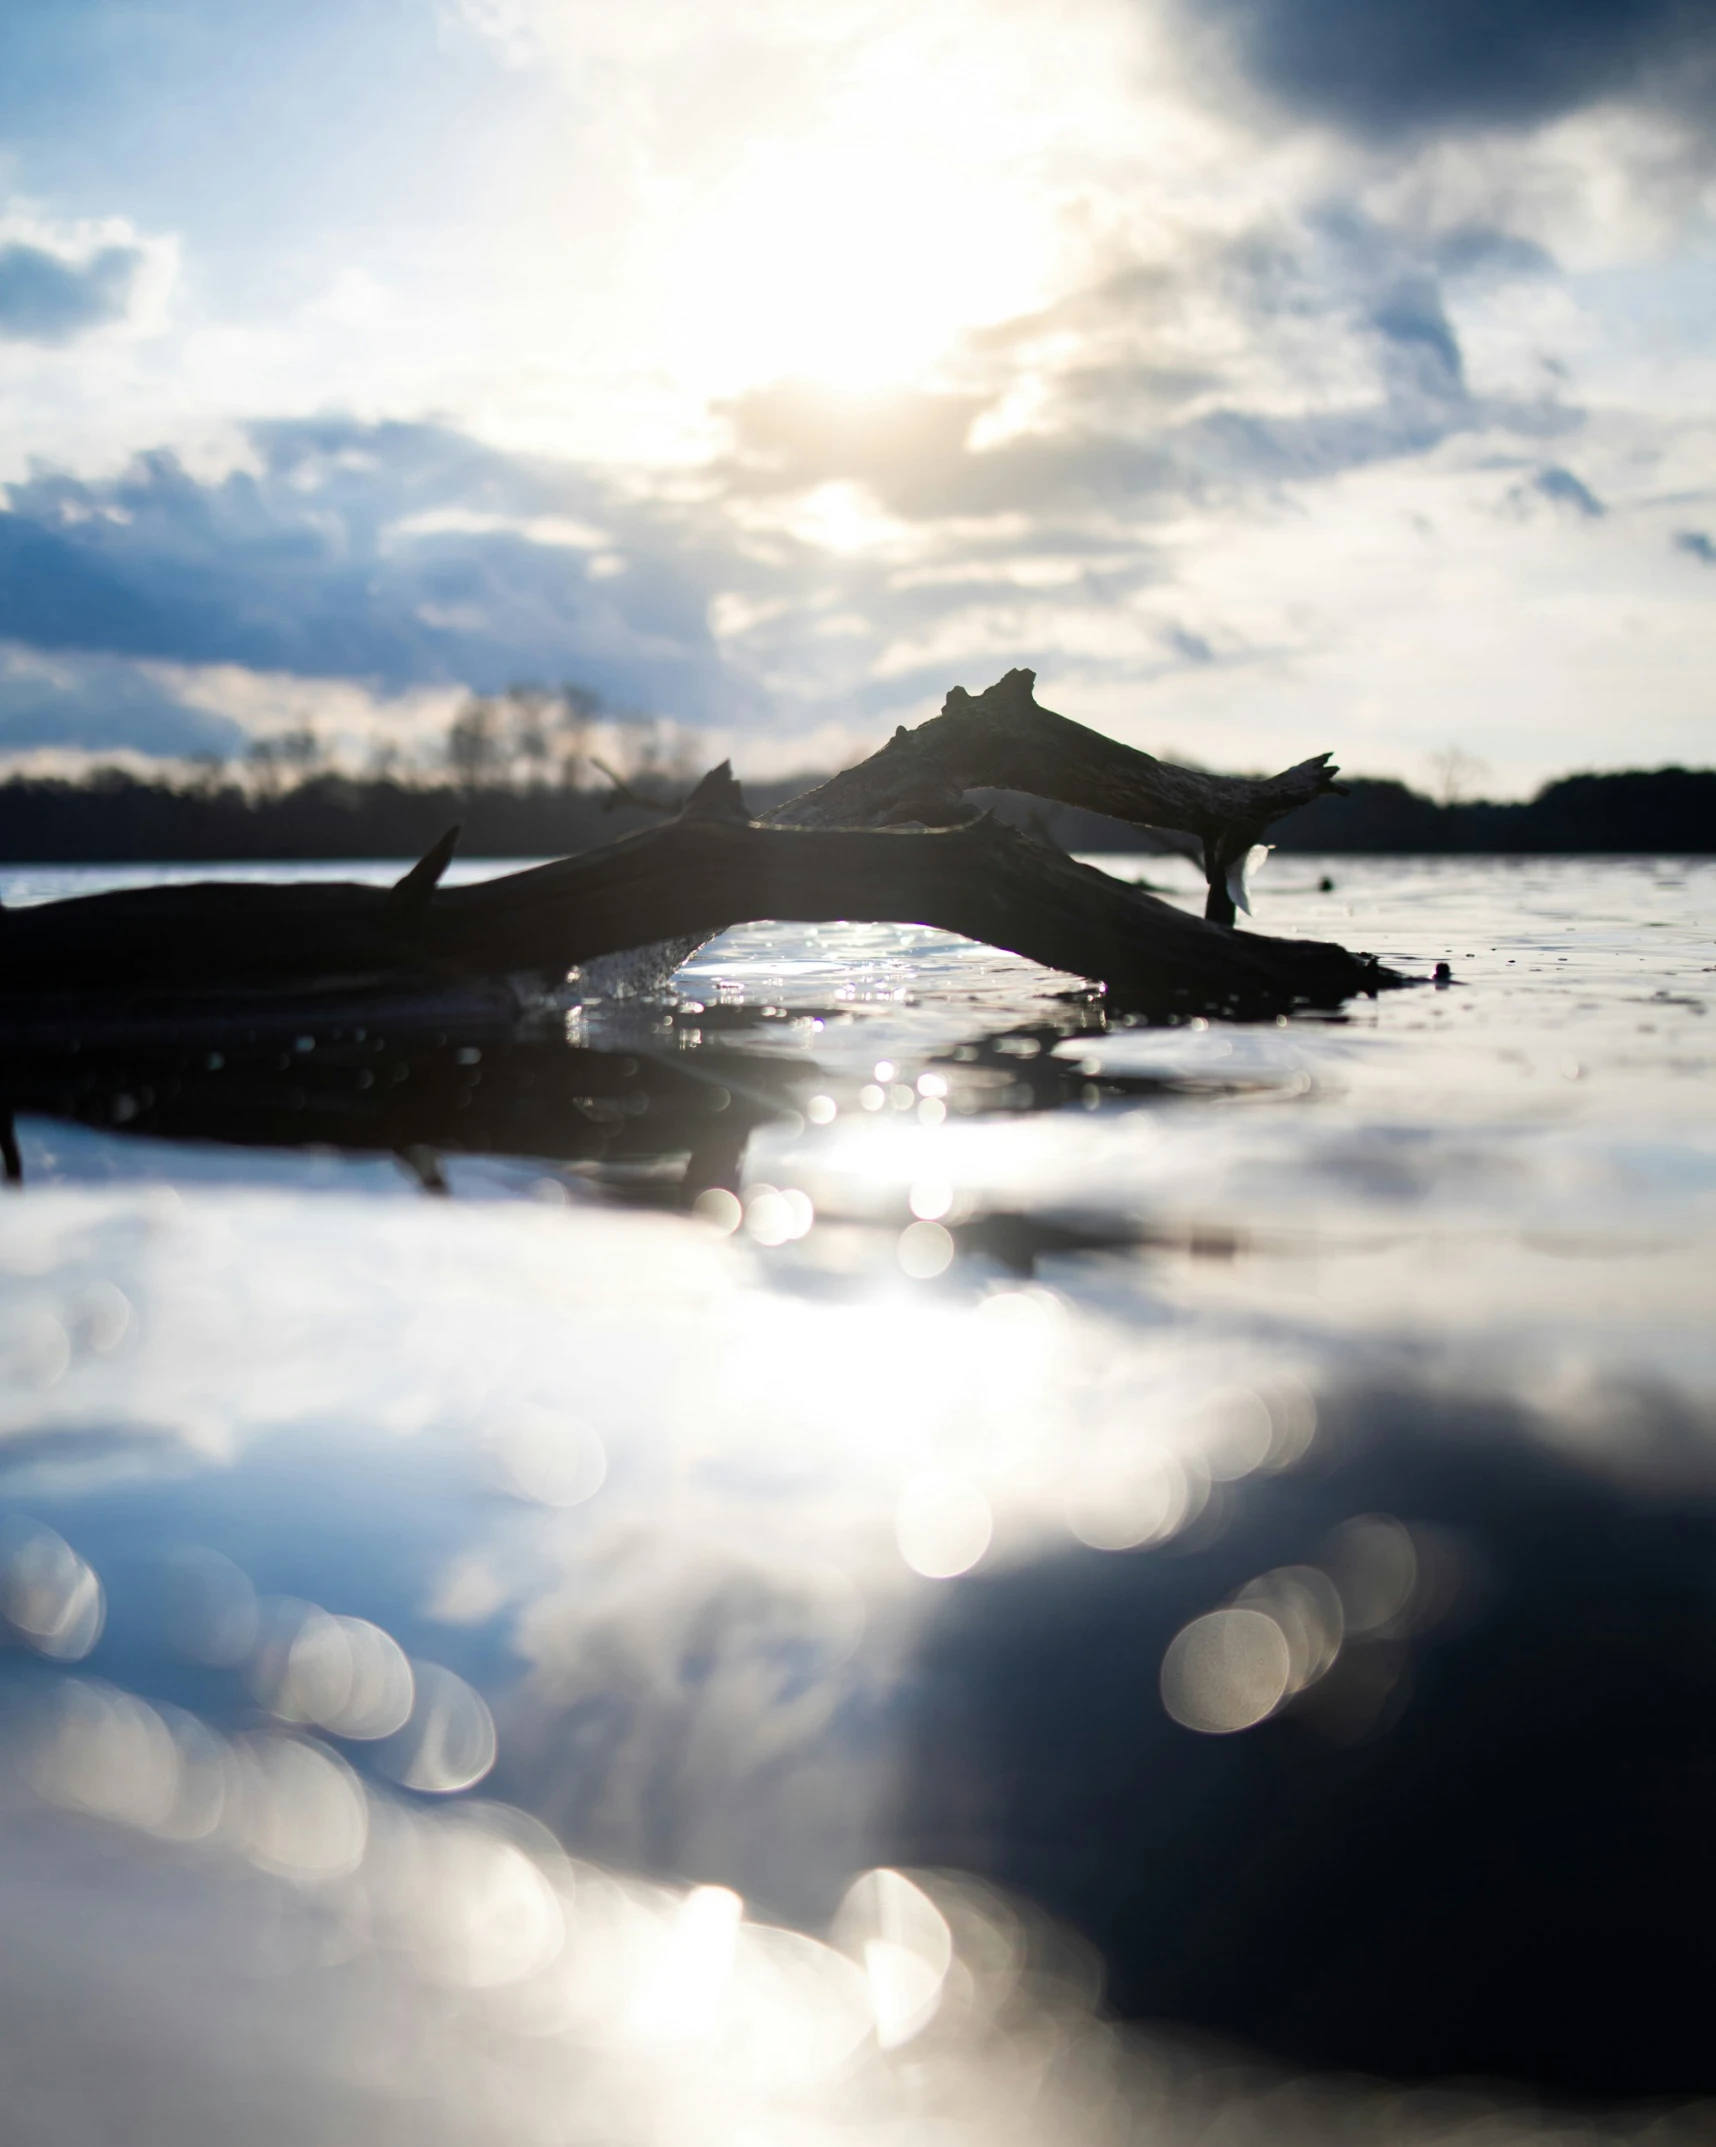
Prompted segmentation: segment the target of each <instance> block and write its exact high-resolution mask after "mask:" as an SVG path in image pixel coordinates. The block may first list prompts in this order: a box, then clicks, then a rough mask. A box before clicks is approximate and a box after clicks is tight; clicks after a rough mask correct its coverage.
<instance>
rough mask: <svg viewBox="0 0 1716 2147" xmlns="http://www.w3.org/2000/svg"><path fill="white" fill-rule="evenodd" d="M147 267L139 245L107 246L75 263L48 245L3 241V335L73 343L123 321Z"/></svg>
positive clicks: (0, 326)
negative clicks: (91, 331) (92, 331)
mask: <svg viewBox="0 0 1716 2147" xmlns="http://www.w3.org/2000/svg"><path fill="white" fill-rule="evenodd" d="M142 265H143V255H142V252H141V251H140V249H138V248H137V247H135V246H104V247H102V249H101V250H100V251H99V252H98V253H96V254H93V255H92V256H91V257H90V258H89V259H88V260H86V261H74V260H67V259H66V258H64V257H63V256H62V255H60V254H57V253H53V252H50V251H49V250H48V249H47V248H46V247H44V246H30V245H25V244H23V243H22V242H17V241H14V242H13V243H12V244H11V245H0V337H5V338H8V339H9V340H12V341H15V342H21V343H69V342H71V341H72V339H73V338H74V337H76V336H80V335H82V334H84V333H85V331H86V330H88V329H91V328H100V327H102V326H104V325H105V324H106V323H107V322H109V321H115V320H121V319H123V318H124V316H125V313H126V310H127V308H128V306H129V304H130V299H131V291H132V286H133V284H134V283H135V281H136V278H137V272H138V270H139V269H140V268H141V267H142Z"/></svg>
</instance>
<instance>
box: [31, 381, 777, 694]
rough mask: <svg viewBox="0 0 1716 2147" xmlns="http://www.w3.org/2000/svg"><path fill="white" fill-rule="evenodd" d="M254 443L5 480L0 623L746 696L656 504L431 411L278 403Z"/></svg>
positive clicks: (88, 647)
mask: <svg viewBox="0 0 1716 2147" xmlns="http://www.w3.org/2000/svg"><path fill="white" fill-rule="evenodd" d="M250 442H251V447H252V450H253V455H252V461H251V466H250V467H248V468H238V469H234V470H232V471H230V472H229V473H228V474H227V475H225V476H224V477H220V478H218V479H213V480H209V481H201V480H199V479H197V478H195V477H193V476H192V475H191V474H190V473H189V472H188V471H187V470H186V469H185V468H184V467H183V466H182V465H181V463H180V462H179V461H178V460H176V459H175V458H174V457H173V456H172V455H171V454H167V453H154V454H148V455H144V456H141V457H139V458H138V459H137V460H136V461H135V462H133V463H132V465H131V466H130V467H129V468H128V469H127V470H126V471H124V472H123V473H122V474H121V475H120V476H118V477H116V478H112V479H108V480H105V481H100V482H95V481H87V480H82V479H78V478H74V477H71V476H67V475H63V474H46V475H38V476H35V477H33V478H31V479H30V480H28V481H26V482H24V483H21V484H16V485H14V486H12V487H11V491H10V507H9V511H8V512H6V513H4V514H0V636H3V637H9V638H11V639H12V640H14V641H16V642H19V643H22V644H24V645H26V646H30V647H33V648H36V649H38V650H44V651H48V650H52V651H62V652H82V653H87V654H96V653H100V654H107V655H115V656H128V657H133V658H141V659H148V660H155V661H170V662H176V663H183V664H193V665H197V664H200V665H209V664H230V665H238V666H242V667H244V668H246V669H250V670H254V671H262V672H282V673H288V674H295V675H298V676H302V677H320V678H350V679H359V680H364V681H369V682H372V683H373V684H375V685H377V686H378V687H380V688H383V689H386V690H388V691H394V692H397V691H401V690H404V689H406V688H409V687H412V686H420V685H428V684H435V683H443V682H458V683H461V684H465V685H469V686H473V687H476V688H479V689H484V690H488V689H493V688H498V687H502V686H505V685H507V684H509V683H511V682H513V681H515V680H517V679H520V678H540V679H549V680H560V679H565V678H575V679H577V680H579V681H580V682H582V683H584V684H586V685H589V686H591V687H593V688H595V689H596V690H597V691H598V692H599V693H601V694H602V695H603V696H604V697H605V698H606V699H608V700H609V701H610V702H612V703H614V704H617V705H620V706H633V707H642V708H646V709H670V710H672V711H674V712H675V713H677V714H679V715H681V716H683V717H686V718H688V719H690V720H693V721H714V720H723V719H725V720H733V719H736V718H738V717H739V716H741V715H747V716H752V717H755V716H757V715H760V714H761V713H762V710H761V707H760V706H759V703H758V697H757V696H756V695H755V694H754V693H749V692H748V691H747V689H746V687H745V684H744V682H743V680H742V679H741V678H739V677H738V676H736V675H735V674H734V673H732V671H731V670H730V669H729V667H727V666H726V665H725V664H724V663H723V661H722V658H721V655H720V652H719V649H718V648H717V646H716V644H715V642H714V639H713V637H712V635H711V633H710V630H709V626H708V620H707V601H708V595H709V586H708V580H709V573H710V571H711V568H710V563H709V562H708V561H707V560H705V559H703V558H702V557H701V555H700V549H699V543H700V540H699V535H698V532H697V531H696V529H695V528H694V527H690V526H678V525H679V524H682V523H683V517H679V518H677V521H676V515H675V511H674V510H673V509H672V508H671V507H667V506H660V505H657V506H654V507H652V506H650V505H649V504H647V503H643V504H640V503H639V502H637V501H636V500H635V499H628V498H627V497H625V496H624V495H623V494H622V493H620V492H619V491H618V490H617V489H616V488H615V487H614V486H612V485H611V484H610V483H608V482H606V481H605V480H603V479H601V478H600V477H596V476H591V475H589V474H588V473H583V472H580V471H578V470H576V469H575V468H573V467H571V466H568V465H563V464H556V463H554V462H553V461H551V460H549V459H547V458H538V457H530V456H509V455H507V454H505V453H502V452H501V451H499V450H496V449H492V448H488V447H485V446H483V445H481V444H479V443H478V442H476V441H474V440H472V439H470V438H469V437H467V436H465V435H463V434H460V433H457V432H455V431H453V430H451V429H450V428H445V427H436V426H431V425H404V424H382V425H364V424H361V423H358V422H356V421H347V420H333V419H330V420H321V421H314V422H311V421H293V422H283V423H273V424H258V425H256V426H254V427H252V428H251V432H250ZM568 540H570V541H568ZM592 540H594V542H592Z"/></svg>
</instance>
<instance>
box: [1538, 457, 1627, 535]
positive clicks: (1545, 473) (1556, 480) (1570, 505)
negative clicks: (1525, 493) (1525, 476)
mask: <svg viewBox="0 0 1716 2147" xmlns="http://www.w3.org/2000/svg"><path fill="white" fill-rule="evenodd" d="M1531 482H1532V486H1533V488H1534V490H1536V491H1538V492H1540V493H1541V494H1542V495H1543V497H1544V498H1545V499H1546V500H1549V501H1550V502H1551V503H1552V504H1553V505H1554V506H1557V507H1565V508H1567V509H1568V510H1569V511H1570V512H1571V513H1573V514H1576V515H1578V516H1580V517H1581V518H1582V519H1583V520H1585V521H1588V522H1595V521H1597V520H1599V519H1600V518H1601V517H1602V516H1603V515H1605V514H1607V513H1608V511H1609V510H1608V509H1607V508H1606V507H1605V506H1604V504H1603V502H1602V501H1601V500H1600V499H1599V498H1598V497H1597V495H1596V493H1594V492H1593V491H1592V490H1591V488H1590V486H1589V485H1588V484H1586V483H1585V482H1584V480H1583V479H1582V478H1579V477H1575V476H1574V474H1573V472H1572V471H1571V470H1564V469H1562V468H1561V467H1560V465H1559V464H1556V463H1552V464H1551V465H1550V466H1549V467H1548V468H1547V469H1542V470H1539V471H1538V472H1537V474H1536V476H1535V477H1533V479H1532V480H1531Z"/></svg>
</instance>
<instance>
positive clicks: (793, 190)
mask: <svg viewBox="0 0 1716 2147" xmlns="http://www.w3.org/2000/svg"><path fill="white" fill-rule="evenodd" d="M947 91H948V85H947V84H946V83H945V82H943V81H940V80H937V79H935V78H934V77H933V76H932V77H929V78H926V79H916V78H914V77H913V75H912V74H911V71H910V70H909V68H907V67H906V66H905V65H904V64H903V63H902V64H901V65H899V66H897V67H895V68H893V69H891V70H889V72H888V74H887V76H886V77H885V78H884V79H878V80H872V81H870V82H869V83H867V85H866V94H865V95H864V96H862V97H861V98H856V99H854V100H852V101H850V102H849V103H848V104H847V105H846V107H845V108H844V109H843V110H842V111H841V112H840V113H839V114H838V115H837V117H835V118H834V120H833V121H832V123H830V124H827V125H824V126H820V127H818V128H816V129H815V130H805V131H802V132H801V131H791V132H784V133H777V134H775V135H774V136H772V137H765V138H762V139H757V140H753V141H750V142H747V143H746V144H744V145H743V147H742V148H741V149H740V151H739V153H738V154H737V155H736V156H735V157H734V158H733V159H732V160H731V162H730V163H729V164H728V166H727V169H726V170H725V172H724V173H723V174H722V175H721V177H720V178H719V180H718V181H717V182H716V183H715V184H714V185H713V186H712V188H711V189H710V191H709V192H708V193H707V194H706V195H705V196H704V197H703V198H702V199H701V200H700V201H698V202H697V203H696V204H695V206H694V208H693V211H692V213H691V214H690V216H689V217H687V218H686V219H685V222H684V224H683V226H682V229H681V232H680V235H679V240H678V243H677V246H676V248H675V254H676V258H675V261H674V264H673V271H672V273H673V275H674V279H675V286H676V290H677V292H678V296H679V301H680V302H679V304H678V305H677V306H676V308H675V310H676V312H677V314H678V316H679V320H680V323H681V329H680V332H681V333H682V334H683V335H684V336H685V337H686V338H687V339H688V345H689V347H688V349H687V353H686V354H687V356H688V357H691V358H693V360H694V362H695V364H696V366H697V367H698V369H699V370H701V371H702V373H703V374H704V376H705V379H706V382H707V384H708V386H709V388H710V389H711V390H712V391H713V392H732V391H734V390H736V389H739V388H743V387H748V386H753V385H756V384H758V383H760V382H764V381H769V380H776V379H782V378H785V377H788V376H791V377H795V378H798V379H801V380H811V381H816V382H819V383H823V384H826V385H827V386H830V387H835V388H844V389H850V390H870V391H874V390H877V389H881V388H887V387H891V386H897V385H903V384H906V383H909V382H912V381H914V380H918V379H921V378H922V377H923V375H924V374H925V372H926V370H927V369H928V368H930V367H931V366H933V365H934V364H935V362H936V361H937V360H938V358H940V357H942V356H943V355H944V354H945V353H947V352H949V351H950V350H951V349H953V348H954V347H955V346H956V345H957V344H958V342H959V340H960V338H961V336H962V335H963V334H964V333H965V332H966V331H968V330H969V329H971V328H973V327H976V326H978V325H979V324H982V323H984V322H988V321H993V320H997V319H1000V318H1003V317H1005V316H1007V315H1008V314H1009V313H1011V312H1014V311H1017V310H1021V309H1023V308H1025V307H1027V306H1029V305H1030V304H1031V303H1033V301H1034V300H1035V299H1036V298H1037V296H1038V294H1039V292H1040V289H1041V287H1042V283H1043V278H1044V273H1045V270H1046V267H1047V256H1048V251H1049V243H1048V242H1049V233H1048V231H1047V230H1046V228H1045V224H1046V219H1045V216H1044V203H1043V199H1042V195H1041V192H1040V190H1037V189H1034V188H1032V187H1030V186H1029V185H1028V184H1026V183H1025V181H1024V178H1023V175H1022V174H1016V173H1013V172H1010V171H1009V169H1008V160H1007V159H1006V157H1005V156H1004V155H1002V154H999V153H997V152H998V149H999V140H998V137H999V132H1000V130H999V129H998V128H997V129H995V130H993V133H994V135H995V136H996V137H997V139H988V138H986V137H987V136H988V135H989V133H990V131H991V130H985V129H983V128H981V127H977V128H974V127H973V126H972V125H971V123H970V118H969V113H968V115H967V120H966V124H965V125H964V126H962V127H958V128H950V126H949V124H948V120H947V113H948V110H949V108H950V105H951V104H953V103H954V102H955V100H953V99H951V98H950V97H949V95H948V94H947Z"/></svg>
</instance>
